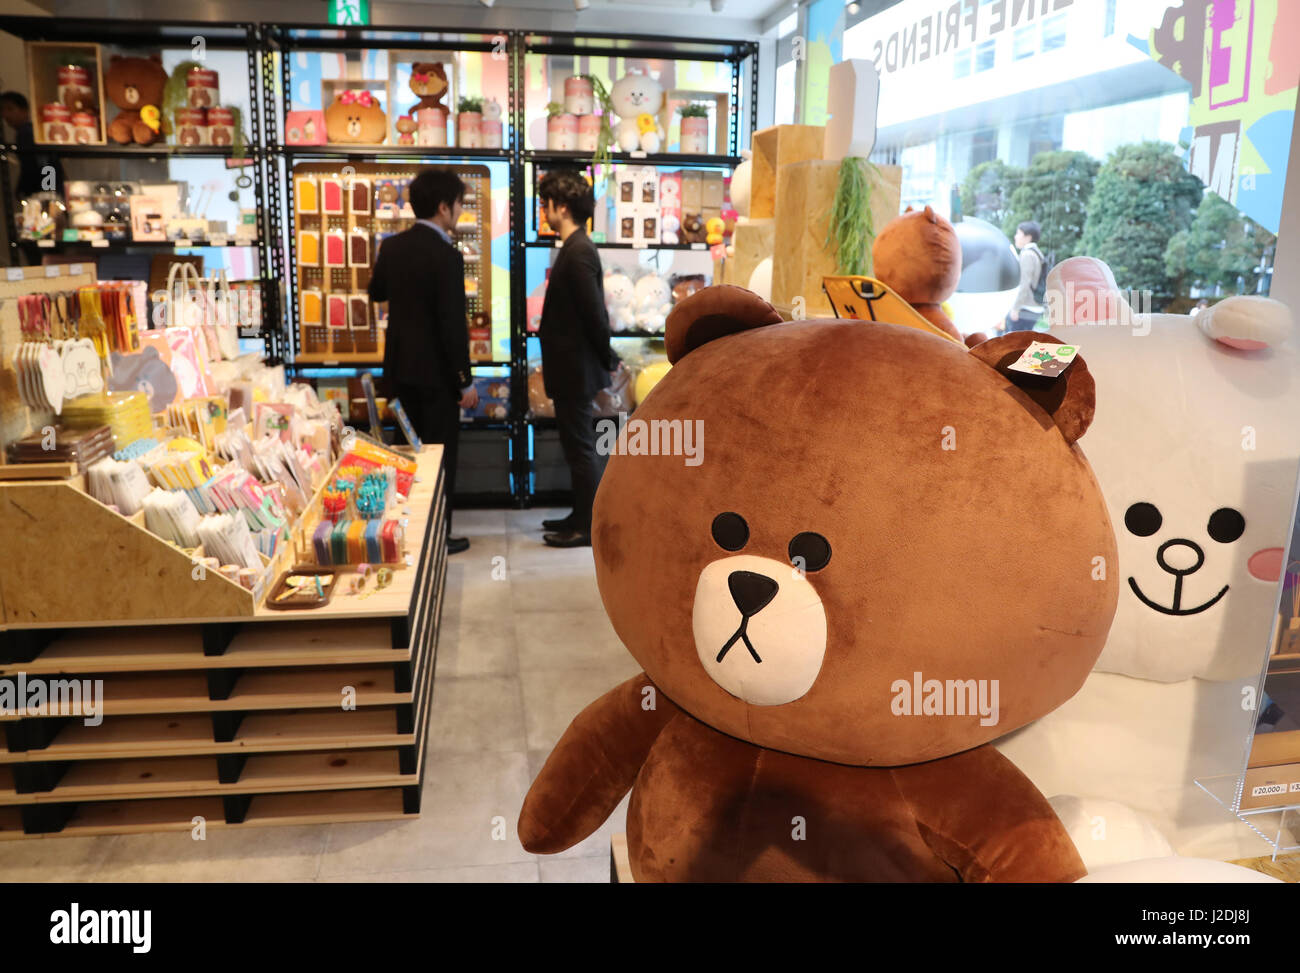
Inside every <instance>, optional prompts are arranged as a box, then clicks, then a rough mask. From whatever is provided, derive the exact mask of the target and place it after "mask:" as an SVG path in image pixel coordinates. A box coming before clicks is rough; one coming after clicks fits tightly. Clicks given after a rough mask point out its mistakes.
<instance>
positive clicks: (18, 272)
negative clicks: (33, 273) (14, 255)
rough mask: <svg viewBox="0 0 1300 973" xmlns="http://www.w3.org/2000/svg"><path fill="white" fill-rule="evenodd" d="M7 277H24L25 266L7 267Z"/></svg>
mask: <svg viewBox="0 0 1300 973" xmlns="http://www.w3.org/2000/svg"><path fill="white" fill-rule="evenodd" d="M5 278H6V279H7V280H22V279H23V268H21V267H6V268H5Z"/></svg>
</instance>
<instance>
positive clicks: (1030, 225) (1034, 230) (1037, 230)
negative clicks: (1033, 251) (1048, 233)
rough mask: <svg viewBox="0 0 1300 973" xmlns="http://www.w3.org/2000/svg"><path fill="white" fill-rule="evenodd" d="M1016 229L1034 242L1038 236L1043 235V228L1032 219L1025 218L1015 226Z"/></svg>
mask: <svg viewBox="0 0 1300 973" xmlns="http://www.w3.org/2000/svg"><path fill="white" fill-rule="evenodd" d="M1016 229H1017V230H1019V231H1020V232H1021V233H1023V234H1024V235H1025V236H1027V237H1029V239H1030V240H1031V241H1032V242H1034V243H1037V242H1038V238H1039V237H1041V236H1042V235H1043V228H1042V227H1041V226H1039V225H1038V224H1037V223H1035V222H1034V221H1033V220H1025V222H1023V223H1021V224H1020V225H1019V226H1017V227H1016Z"/></svg>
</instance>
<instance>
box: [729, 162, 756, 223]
mask: <svg viewBox="0 0 1300 973" xmlns="http://www.w3.org/2000/svg"><path fill="white" fill-rule="evenodd" d="M740 155H741V157H742V158H743V159H744V160H745V161H744V162H742V163H741V164H740V165H738V166H736V168H735V171H734V172H732V174H731V208H732V209H734V210H735V211H736V222H737V223H748V222H749V196H750V183H751V182H752V181H753V178H754V153H753V152H751V151H749V149H741V150H740Z"/></svg>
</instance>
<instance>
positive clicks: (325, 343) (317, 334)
mask: <svg viewBox="0 0 1300 973" xmlns="http://www.w3.org/2000/svg"><path fill="white" fill-rule="evenodd" d="M421 168H422V167H421V166H419V165H396V164H387V163H377V162H376V163H357V164H355V165H354V166H352V169H353V170H354V171H353V172H351V173H349V174H346V175H345V174H343V173H341V172H340V170H339V167H338V166H337V165H336V164H334V163H320V162H310V163H299V164H298V165H296V166H294V169H293V201H294V212H293V229H294V244H295V249H294V252H295V254H296V261H297V266H296V267H295V268H294V272H295V273H296V274H297V276H298V280H297V283H298V320H299V328H300V335H299V337H300V346H301V351H302V353H304V354H306V355H315V356H324V357H325V359H328V358H330V357H331V356H335V355H337V356H339V357H348V358H361V359H362V360H372V361H375V362H379V361H382V360H383V355H384V330H385V327H386V323H387V308H386V306H378V307H376V306H372V305H371V304H370V300H369V297H368V296H367V293H366V290H367V287H368V286H369V284H370V273H371V270H372V268H373V267H374V263H375V258H376V255H377V253H378V250H379V247H380V246H381V245H382V243H383V241H384V240H385V239H387V238H388V237H390V236H392V235H394V234H396V233H400V232H402V231H403V230H407V229H410V228H411V226H413V225H414V223H415V214H414V213H413V212H412V211H411V206H410V203H409V201H408V200H407V196H406V193H407V187H408V186H409V184H410V181H411V179H412V178H414V177H415V175H416V173H418V172H419V171H420V169H421ZM451 168H452V169H453V170H454V171H455V172H456V174H457V175H459V176H460V178H461V179H462V180H463V181H464V182H465V187H466V189H465V200H464V212H463V213H462V215H461V220H460V224H459V226H458V227H457V234H456V238H457V243H458V244H459V246H460V249H461V252H462V254H463V255H464V258H465V309H466V314H467V321H466V327H467V328H470V329H471V338H472V339H475V340H471V358H473V359H474V360H490V359H491V341H490V318H489V311H490V309H491V306H492V256H491V242H490V241H491V239H492V225H491V224H492V211H491V185H490V175H489V170H488V168H487V166H481V165H464V166H452V167H451ZM484 329H486V330H487V332H488V334H487V337H486V339H485V338H483V337H481V336H476V332H478V331H481V330H484ZM475 352H477V354H475Z"/></svg>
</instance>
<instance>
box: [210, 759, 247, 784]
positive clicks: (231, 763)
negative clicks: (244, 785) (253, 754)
mask: <svg viewBox="0 0 1300 973" xmlns="http://www.w3.org/2000/svg"><path fill="white" fill-rule="evenodd" d="M246 763H248V755H247V754H244V753H233V754H222V755H221V756H219V757H217V780H218V782H220V783H222V784H238V783H239V778H240V775H242V774H243V773H244V764H246Z"/></svg>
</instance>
